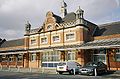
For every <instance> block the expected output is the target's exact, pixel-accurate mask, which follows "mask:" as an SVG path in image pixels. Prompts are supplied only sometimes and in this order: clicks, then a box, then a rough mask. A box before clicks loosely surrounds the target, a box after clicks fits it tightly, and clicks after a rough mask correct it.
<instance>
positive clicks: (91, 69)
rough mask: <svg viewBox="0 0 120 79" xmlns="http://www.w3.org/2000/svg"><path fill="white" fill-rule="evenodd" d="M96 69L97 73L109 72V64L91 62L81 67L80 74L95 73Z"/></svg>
mask: <svg viewBox="0 0 120 79" xmlns="http://www.w3.org/2000/svg"><path fill="white" fill-rule="evenodd" d="M95 69H96V73H97V74H101V73H105V72H107V65H105V64H104V63H103V62H89V63H87V64H86V65H85V66H83V67H82V68H81V69H80V74H85V75H95Z"/></svg>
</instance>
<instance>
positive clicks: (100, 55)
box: [93, 49, 107, 64]
mask: <svg viewBox="0 0 120 79" xmlns="http://www.w3.org/2000/svg"><path fill="white" fill-rule="evenodd" d="M106 60H107V58H106V50H105V49H99V50H95V51H94V54H93V61H94V62H97V61H101V62H103V63H105V64H107V61H106Z"/></svg>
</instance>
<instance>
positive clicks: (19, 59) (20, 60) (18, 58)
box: [17, 54, 23, 62]
mask: <svg viewBox="0 0 120 79" xmlns="http://www.w3.org/2000/svg"><path fill="white" fill-rule="evenodd" d="M22 60H23V55H22V54H19V55H18V56H17V61H18V62H22Z"/></svg>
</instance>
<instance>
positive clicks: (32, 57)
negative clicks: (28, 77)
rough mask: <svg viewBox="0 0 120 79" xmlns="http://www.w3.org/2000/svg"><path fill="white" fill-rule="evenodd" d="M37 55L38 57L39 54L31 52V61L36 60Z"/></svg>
mask: <svg viewBox="0 0 120 79" xmlns="http://www.w3.org/2000/svg"><path fill="white" fill-rule="evenodd" d="M36 57H37V56H36V53H31V54H30V61H31V62H34V61H36Z"/></svg>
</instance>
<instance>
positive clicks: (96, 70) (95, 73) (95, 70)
mask: <svg viewBox="0 0 120 79" xmlns="http://www.w3.org/2000/svg"><path fill="white" fill-rule="evenodd" d="M95 76H97V69H96V68H95Z"/></svg>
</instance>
